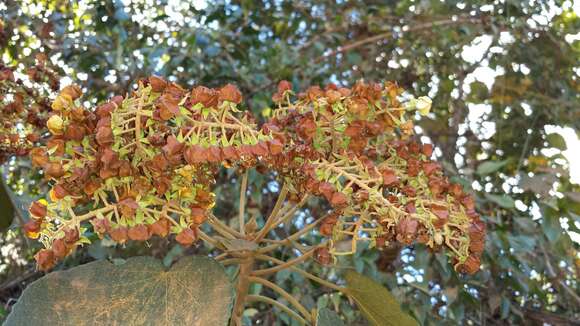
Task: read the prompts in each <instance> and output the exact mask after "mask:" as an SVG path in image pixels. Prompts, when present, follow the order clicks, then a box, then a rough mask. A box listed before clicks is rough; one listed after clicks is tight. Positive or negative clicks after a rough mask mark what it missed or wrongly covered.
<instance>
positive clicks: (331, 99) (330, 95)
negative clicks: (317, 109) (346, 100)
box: [325, 89, 342, 104]
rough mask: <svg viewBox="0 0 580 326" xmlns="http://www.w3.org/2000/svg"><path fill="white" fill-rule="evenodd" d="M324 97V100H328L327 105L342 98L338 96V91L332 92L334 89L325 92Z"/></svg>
mask: <svg viewBox="0 0 580 326" xmlns="http://www.w3.org/2000/svg"><path fill="white" fill-rule="evenodd" d="M325 95H326V98H327V99H328V103H330V104H333V103H336V102H339V101H340V99H341V98H342V94H340V92H339V91H337V90H334V89H329V90H327V91H326V93H325Z"/></svg>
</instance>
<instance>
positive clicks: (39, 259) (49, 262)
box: [34, 249, 56, 271]
mask: <svg viewBox="0 0 580 326" xmlns="http://www.w3.org/2000/svg"><path fill="white" fill-rule="evenodd" d="M34 259H36V265H38V269H40V270H42V271H46V270H49V269H51V268H53V267H54V264H55V263H56V259H55V257H54V252H53V251H52V250H50V249H42V250H40V251H39V252H37V253H36V255H34Z"/></svg>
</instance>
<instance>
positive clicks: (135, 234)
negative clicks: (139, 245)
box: [127, 224, 151, 241]
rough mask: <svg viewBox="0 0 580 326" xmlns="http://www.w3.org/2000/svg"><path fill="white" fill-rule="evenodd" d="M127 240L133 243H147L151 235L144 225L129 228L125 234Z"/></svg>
mask: <svg viewBox="0 0 580 326" xmlns="http://www.w3.org/2000/svg"><path fill="white" fill-rule="evenodd" d="M127 235H128V236H129V239H131V240H135V241H147V240H149V238H151V233H150V232H149V228H147V226H146V225H143V224H140V225H135V226H133V227H130V228H129V231H128V232H127Z"/></svg>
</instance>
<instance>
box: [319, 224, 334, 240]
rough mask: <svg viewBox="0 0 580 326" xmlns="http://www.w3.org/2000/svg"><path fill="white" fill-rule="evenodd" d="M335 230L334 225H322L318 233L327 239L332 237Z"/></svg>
mask: <svg viewBox="0 0 580 326" xmlns="http://www.w3.org/2000/svg"><path fill="white" fill-rule="evenodd" d="M333 229H334V224H330V223H323V224H321V225H320V227H319V229H318V232H320V234H321V235H323V236H325V237H330V236H331V235H332V231H333Z"/></svg>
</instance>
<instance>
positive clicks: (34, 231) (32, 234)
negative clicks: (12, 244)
mask: <svg viewBox="0 0 580 326" xmlns="http://www.w3.org/2000/svg"><path fill="white" fill-rule="evenodd" d="M41 223H42V222H41V221H37V220H30V221H28V222H26V223H24V225H23V226H22V229H23V231H24V234H25V235H26V236H27V237H28V238H30V239H37V238H38V236H39V232H40V227H41V225H42V224H41Z"/></svg>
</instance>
